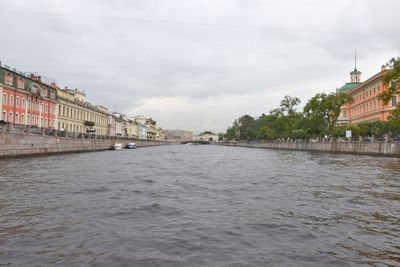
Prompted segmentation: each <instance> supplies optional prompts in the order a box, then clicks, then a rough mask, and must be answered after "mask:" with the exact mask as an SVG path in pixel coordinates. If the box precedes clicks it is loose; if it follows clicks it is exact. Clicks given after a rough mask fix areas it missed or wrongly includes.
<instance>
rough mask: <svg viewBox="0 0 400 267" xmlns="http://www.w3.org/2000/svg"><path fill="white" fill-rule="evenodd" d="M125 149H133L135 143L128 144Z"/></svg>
mask: <svg viewBox="0 0 400 267" xmlns="http://www.w3.org/2000/svg"><path fill="white" fill-rule="evenodd" d="M126 148H127V149H135V148H136V143H128V145H127V146H126Z"/></svg>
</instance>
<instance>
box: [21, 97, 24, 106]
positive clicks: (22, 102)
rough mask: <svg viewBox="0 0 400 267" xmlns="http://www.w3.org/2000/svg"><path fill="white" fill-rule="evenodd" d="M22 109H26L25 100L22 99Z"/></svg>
mask: <svg viewBox="0 0 400 267" xmlns="http://www.w3.org/2000/svg"><path fill="white" fill-rule="evenodd" d="M21 107H22V108H25V99H23V98H22V101H21Z"/></svg>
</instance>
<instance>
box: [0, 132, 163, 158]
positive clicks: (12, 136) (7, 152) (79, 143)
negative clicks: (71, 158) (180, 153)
mask: <svg viewBox="0 0 400 267" xmlns="http://www.w3.org/2000/svg"><path fill="white" fill-rule="evenodd" d="M129 142H135V143H136V144H137V146H138V148H140V147H147V146H159V145H165V144H167V143H166V142H161V141H150V140H132V139H130V140H127V139H126V140H124V138H121V139H120V140H107V138H105V137H104V138H100V137H99V138H95V139H94V138H87V139H83V138H73V137H58V136H49V135H41V134H34V133H9V132H0V158H6V157H19V156H30V155H46V154H57V153H73V152H85V151H97V150H108V149H112V148H113V145H114V143H123V144H124V145H127V144H128V143H129Z"/></svg>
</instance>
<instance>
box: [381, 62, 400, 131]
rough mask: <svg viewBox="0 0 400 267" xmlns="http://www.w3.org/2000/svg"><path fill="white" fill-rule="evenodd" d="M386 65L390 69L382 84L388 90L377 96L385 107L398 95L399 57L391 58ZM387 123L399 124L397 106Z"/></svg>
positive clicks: (399, 80)
mask: <svg viewBox="0 0 400 267" xmlns="http://www.w3.org/2000/svg"><path fill="white" fill-rule="evenodd" d="M386 65H387V66H388V67H390V69H389V70H388V71H387V72H386V74H385V76H384V77H383V82H384V83H385V84H386V85H389V88H388V90H385V91H383V92H382V93H380V94H379V99H380V100H382V101H383V103H385V105H387V103H389V101H390V100H392V98H393V97H394V96H397V95H398V94H400V57H398V58H392V59H391V60H390V61H389V62H388V63H387V64H386ZM389 121H391V123H392V124H394V125H396V124H400V106H399V105H397V107H396V109H394V110H393V111H392V112H391V113H390V115H389Z"/></svg>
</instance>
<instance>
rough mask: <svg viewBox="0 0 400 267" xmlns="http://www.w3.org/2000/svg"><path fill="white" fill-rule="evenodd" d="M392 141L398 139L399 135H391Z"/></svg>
mask: <svg viewBox="0 0 400 267" xmlns="http://www.w3.org/2000/svg"><path fill="white" fill-rule="evenodd" d="M392 140H393V141H400V135H395V136H392Z"/></svg>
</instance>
